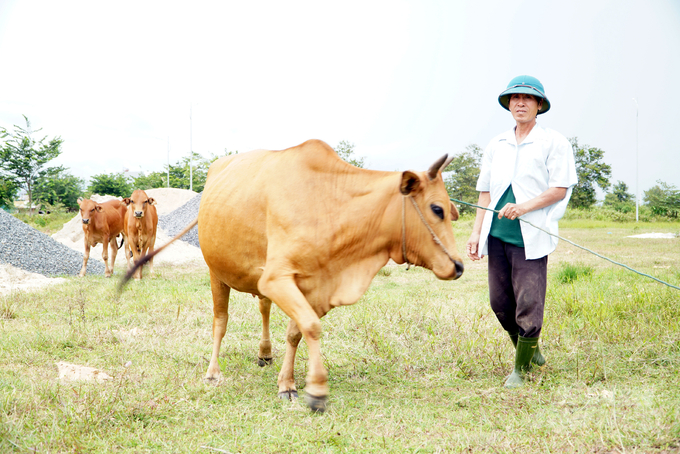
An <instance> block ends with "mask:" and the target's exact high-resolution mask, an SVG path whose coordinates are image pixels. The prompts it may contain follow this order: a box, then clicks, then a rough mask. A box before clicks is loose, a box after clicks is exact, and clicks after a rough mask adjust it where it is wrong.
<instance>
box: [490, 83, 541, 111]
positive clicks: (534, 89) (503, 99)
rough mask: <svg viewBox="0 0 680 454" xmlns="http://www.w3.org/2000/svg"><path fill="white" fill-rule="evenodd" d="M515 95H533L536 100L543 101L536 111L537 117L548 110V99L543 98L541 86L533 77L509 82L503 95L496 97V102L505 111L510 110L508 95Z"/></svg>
mask: <svg viewBox="0 0 680 454" xmlns="http://www.w3.org/2000/svg"><path fill="white" fill-rule="evenodd" d="M515 93H524V94H527V95H534V96H536V97H537V98H541V99H543V106H542V107H541V109H540V110H539V111H538V114H537V115H541V114H543V113H546V112H547V111H549V110H550V101H548V98H547V97H546V96H545V90H544V89H543V84H542V83H541V82H539V80H538V79H536V78H535V77H531V76H517V77H515V78H514V79H512V80H511V81H510V83H509V84H508V88H506V89H505V91H504V92H503V93H501V94H500V95H498V102H499V103H500V104H501V106H503V108H504V109H505V110H510V107H509V104H510V95H513V94H515Z"/></svg>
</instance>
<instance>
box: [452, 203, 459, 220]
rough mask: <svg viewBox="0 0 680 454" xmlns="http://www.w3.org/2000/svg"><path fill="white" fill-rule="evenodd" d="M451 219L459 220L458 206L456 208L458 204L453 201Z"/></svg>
mask: <svg viewBox="0 0 680 454" xmlns="http://www.w3.org/2000/svg"><path fill="white" fill-rule="evenodd" d="M451 220H452V221H457V220H458V208H456V205H454V204H453V202H451Z"/></svg>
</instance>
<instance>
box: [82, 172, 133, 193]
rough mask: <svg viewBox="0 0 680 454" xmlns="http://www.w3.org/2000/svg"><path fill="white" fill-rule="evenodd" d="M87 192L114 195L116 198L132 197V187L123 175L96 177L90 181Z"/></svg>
mask: <svg viewBox="0 0 680 454" xmlns="http://www.w3.org/2000/svg"><path fill="white" fill-rule="evenodd" d="M90 180H91V181H90V186H88V188H87V190H88V191H89V192H90V193H91V194H99V195H112V196H115V197H130V195H131V194H132V185H131V184H130V182H129V181H128V179H127V178H125V176H124V175H123V174H122V173H113V174H105V173H101V174H99V175H95V176H93V177H92V178H91V179H90Z"/></svg>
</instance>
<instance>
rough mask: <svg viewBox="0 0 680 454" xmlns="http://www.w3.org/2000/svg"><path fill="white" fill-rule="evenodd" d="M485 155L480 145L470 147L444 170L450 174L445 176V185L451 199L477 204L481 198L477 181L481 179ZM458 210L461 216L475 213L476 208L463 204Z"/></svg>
mask: <svg viewBox="0 0 680 454" xmlns="http://www.w3.org/2000/svg"><path fill="white" fill-rule="evenodd" d="M483 153H484V152H483V150H482V149H481V148H480V147H479V145H477V144H471V145H468V146H467V147H466V151H464V152H462V153H459V154H457V155H456V156H455V157H454V158H453V160H452V161H451V163H450V164H449V165H448V166H447V167H446V169H444V172H450V173H449V174H448V175H445V176H444V184H445V185H446V191H447V192H448V193H449V196H450V197H451V198H454V199H457V200H462V201H464V202H469V203H475V204H476V203H477V200H478V198H479V192H477V189H476V188H477V179H478V178H479V171H480V166H481V163H482V154H483ZM458 209H459V211H460V213H461V214H464V213H472V212H474V211H475V208H473V207H471V206H469V205H463V204H461V205H460V206H459V207H458Z"/></svg>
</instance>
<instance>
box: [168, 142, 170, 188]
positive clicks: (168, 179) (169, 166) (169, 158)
mask: <svg viewBox="0 0 680 454" xmlns="http://www.w3.org/2000/svg"><path fill="white" fill-rule="evenodd" d="M169 187H170V136H168V188H169Z"/></svg>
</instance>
